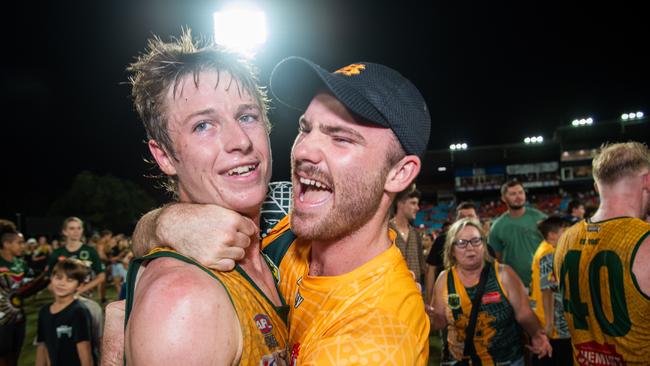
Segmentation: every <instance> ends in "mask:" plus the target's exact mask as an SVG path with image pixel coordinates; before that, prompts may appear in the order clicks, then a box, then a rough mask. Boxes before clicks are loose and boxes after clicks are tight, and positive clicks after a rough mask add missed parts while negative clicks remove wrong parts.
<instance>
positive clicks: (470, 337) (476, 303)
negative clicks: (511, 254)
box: [463, 262, 492, 365]
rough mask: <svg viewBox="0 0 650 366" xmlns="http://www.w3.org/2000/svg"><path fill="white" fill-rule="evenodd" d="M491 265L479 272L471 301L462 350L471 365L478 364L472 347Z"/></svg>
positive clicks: (488, 264)
mask: <svg viewBox="0 0 650 366" xmlns="http://www.w3.org/2000/svg"><path fill="white" fill-rule="evenodd" d="M491 266H492V265H491V263H489V262H486V263H484V265H483V270H482V271H481V278H480V279H479V281H478V287H477V288H476V294H475V295H474V299H473V300H472V312H471V313H470V315H469V324H468V325H467V329H465V347H464V349H463V357H469V358H471V360H472V363H475V362H479V363H478V364H479V365H480V360H479V359H478V357H477V355H476V348H475V347H474V330H475V329H476V318H478V310H479V308H480V307H481V298H483V293H484V292H485V283H486V282H487V277H488V274H489V273H490V267H491Z"/></svg>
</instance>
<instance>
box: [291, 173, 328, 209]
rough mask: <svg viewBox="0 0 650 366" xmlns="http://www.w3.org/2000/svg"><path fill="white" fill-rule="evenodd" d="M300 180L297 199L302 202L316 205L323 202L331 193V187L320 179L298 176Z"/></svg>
mask: <svg viewBox="0 0 650 366" xmlns="http://www.w3.org/2000/svg"><path fill="white" fill-rule="evenodd" d="M298 179H299V181H300V192H299V195H298V200H299V201H300V202H302V203H306V204H310V205H317V204H320V203H323V202H325V201H326V200H327V199H329V197H330V196H331V195H332V188H331V187H330V186H329V185H327V184H325V183H323V182H322V181H319V180H316V179H311V178H306V177H298Z"/></svg>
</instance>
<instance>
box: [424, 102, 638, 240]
mask: <svg viewBox="0 0 650 366" xmlns="http://www.w3.org/2000/svg"><path fill="white" fill-rule="evenodd" d="M630 115H636V114H635V113H633V114H630ZM630 115H628V114H626V115H621V118H620V119H617V120H609V121H596V122H594V121H593V120H590V121H588V122H587V120H575V121H573V122H572V123H571V124H568V125H567V126H561V127H559V128H557V129H556V130H555V132H554V134H553V136H552V137H551V138H546V139H544V138H543V137H542V138H539V137H537V136H535V137H532V138H531V137H528V138H524V137H523V136H522V140H521V142H518V143H511V144H504V145H490V146H471V145H465V146H460V144H456V145H451V146H450V148H449V149H445V150H431V151H428V152H427V155H426V157H425V159H424V165H423V167H422V171H421V173H420V176H419V177H418V182H417V184H418V189H419V190H420V191H421V192H422V198H423V199H422V203H421V209H420V212H419V213H418V215H417V217H416V220H415V223H414V224H415V225H416V226H417V227H419V228H420V229H423V230H424V231H427V232H432V231H437V230H439V229H440V228H441V227H442V225H443V223H444V222H445V221H450V220H453V217H452V216H453V212H454V208H455V206H456V204H458V203H459V202H462V201H472V202H474V203H475V204H476V205H477V207H478V209H479V215H480V217H481V218H482V219H492V218H495V217H496V216H498V215H500V214H501V213H503V212H505V211H506V207H505V205H504V204H503V202H501V200H500V187H501V185H502V184H503V183H504V182H506V181H508V180H511V179H517V180H518V181H520V182H522V184H523V186H524V187H525V188H526V190H527V199H528V203H529V204H530V205H533V206H534V207H536V208H537V209H539V210H541V211H543V212H545V213H547V214H552V213H563V212H565V210H566V207H567V204H568V202H569V201H570V200H571V199H574V198H577V199H580V200H581V201H582V202H584V204H585V207H586V209H587V215H589V212H590V210H593V209H595V208H596V207H597V206H598V201H597V200H598V198H597V197H598V195H597V194H596V192H595V191H594V185H593V178H592V176H591V161H592V158H593V157H594V154H595V153H596V152H597V151H598V149H599V148H600V146H601V145H602V144H603V143H606V142H622V141H640V142H647V141H650V128H649V126H648V123H647V118H646V116H645V115H644V114H643V113H640V114H639V117H638V118H630V117H629V116H630ZM624 117H625V118H624Z"/></svg>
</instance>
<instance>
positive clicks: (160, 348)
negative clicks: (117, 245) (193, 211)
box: [125, 258, 242, 365]
mask: <svg viewBox="0 0 650 366" xmlns="http://www.w3.org/2000/svg"><path fill="white" fill-rule="evenodd" d="M125 347H126V350H125V352H126V357H127V363H128V364H130V365H229V364H232V363H234V362H235V361H237V360H238V359H239V358H240V357H241V348H242V335H241V329H240V327H239V322H238V319H237V314H236V312H235V309H234V308H233V306H232V304H231V302H230V299H229V297H228V293H227V292H226V290H225V288H224V287H223V286H222V285H220V284H219V283H218V282H217V281H216V280H215V279H213V278H211V277H210V276H209V275H208V274H206V273H205V272H203V271H202V270H201V269H199V268H198V267H196V266H193V265H190V264H186V263H182V262H179V261H177V260H174V259H169V258H161V259H157V260H155V261H153V262H151V263H150V264H149V266H147V270H146V271H144V273H143V275H142V278H141V280H140V282H139V284H138V287H137V290H136V296H135V299H134V306H133V309H132V313H131V315H130V318H129V322H128V327H127V329H126V342H125Z"/></svg>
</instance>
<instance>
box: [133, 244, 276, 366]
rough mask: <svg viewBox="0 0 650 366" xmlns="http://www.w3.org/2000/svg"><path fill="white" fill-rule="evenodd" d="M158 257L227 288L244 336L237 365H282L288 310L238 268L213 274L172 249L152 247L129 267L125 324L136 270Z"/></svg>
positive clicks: (213, 272)
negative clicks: (190, 266)
mask: <svg viewBox="0 0 650 366" xmlns="http://www.w3.org/2000/svg"><path fill="white" fill-rule="evenodd" d="M161 257H166V258H175V259H178V260H180V261H183V262H186V263H189V264H193V265H196V266H197V267H199V268H201V269H202V270H203V271H205V272H206V273H207V274H209V275H210V276H212V277H213V278H214V279H215V280H217V281H218V282H219V283H220V284H221V285H222V286H223V287H224V288H225V289H226V291H227V292H228V296H229V297H230V301H231V302H232V305H233V307H234V308H235V311H236V313H237V318H238V319H239V325H240V328H241V331H242V335H243V349H242V355H241V359H240V360H239V365H242V366H243V365H251V366H253V365H255V366H257V365H282V363H281V362H280V360H285V359H286V357H287V356H286V352H287V344H286V340H287V339H288V332H287V326H286V316H287V307H286V306H282V307H276V306H274V305H273V303H272V302H271V301H270V300H269V299H268V298H267V297H266V295H264V293H263V292H262V291H261V290H260V289H259V288H258V287H257V286H256V285H255V283H254V282H253V280H251V279H250V277H248V275H247V274H246V272H244V270H243V269H241V268H240V267H239V266H236V267H235V270H233V271H230V272H217V271H212V270H210V269H207V268H206V267H203V266H201V265H200V264H198V263H197V262H195V261H194V260H192V259H190V258H188V257H185V256H183V255H181V254H179V253H177V252H175V251H174V250H172V249H169V248H155V249H153V250H152V251H151V252H149V253H148V254H147V255H146V256H144V257H142V258H138V259H135V260H134V261H133V262H132V265H131V267H130V268H129V276H128V277H129V278H128V286H129V290H128V293H127V304H126V306H127V312H126V317H125V319H126V320H125V321H128V316H129V312H130V309H131V308H132V305H133V303H132V301H133V296H132V295H133V293H134V292H133V290H134V282H135V275H136V274H137V272H138V267H139V266H140V265H141V264H142V262H144V261H150V260H154V259H156V258H161ZM265 260H267V263H268V264H269V265H270V266H271V268H273V267H274V266H273V265H272V264H271V263H270V261H269V260H268V259H267V258H266V257H265ZM272 272H273V273H274V276H275V275H276V274H277V271H272ZM276 283H277V277H276ZM215 347H218V345H215ZM279 362H280V363H279ZM283 362H284V361H283Z"/></svg>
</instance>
